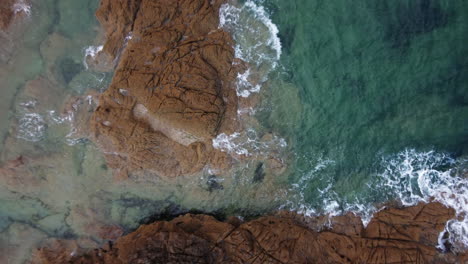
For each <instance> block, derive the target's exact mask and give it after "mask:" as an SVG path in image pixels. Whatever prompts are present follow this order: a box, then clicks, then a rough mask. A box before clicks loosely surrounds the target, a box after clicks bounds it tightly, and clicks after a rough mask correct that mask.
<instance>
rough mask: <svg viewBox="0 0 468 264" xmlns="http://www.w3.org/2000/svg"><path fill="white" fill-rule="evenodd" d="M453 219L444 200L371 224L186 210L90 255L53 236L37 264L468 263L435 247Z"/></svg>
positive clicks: (393, 212) (380, 216) (389, 213)
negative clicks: (224, 216) (229, 215)
mask: <svg viewBox="0 0 468 264" xmlns="http://www.w3.org/2000/svg"><path fill="white" fill-rule="evenodd" d="M453 216H454V211H453V210H452V209H448V208H446V207H444V206H443V205H441V204H439V203H429V204H424V203H421V204H418V205H416V206H413V207H407V208H403V209H398V208H390V209H385V210H383V211H380V212H378V213H376V214H375V215H374V218H373V219H372V220H371V222H370V223H369V224H368V225H367V227H364V226H363V225H362V222H361V220H360V219H359V218H358V217H356V216H354V215H352V214H348V215H344V216H337V217H334V218H331V219H325V218H323V217H319V218H309V217H303V216H301V215H297V214H293V213H289V212H288V213H286V212H285V213H279V214H278V215H274V216H265V217H261V218H258V219H256V220H252V221H249V222H242V221H241V220H239V219H238V218H234V217H232V218H228V219H227V220H226V221H224V222H222V221H218V220H216V219H215V218H214V217H212V216H208V215H193V214H187V215H184V216H180V217H177V218H175V219H173V220H172V221H169V222H167V221H159V222H155V223H152V224H149V225H143V226H141V227H140V228H138V229H137V230H136V231H134V232H132V233H130V234H128V235H126V236H123V237H121V238H119V239H117V240H116V241H115V242H114V243H109V244H107V245H106V246H105V247H103V248H100V249H95V250H93V251H88V252H83V251H80V249H79V247H78V246H77V244H76V243H73V242H72V241H51V242H50V246H49V247H47V248H42V249H40V250H38V251H37V252H35V256H34V261H33V263H36V264H39V263H41V264H46V263H47V264H49V263H77V264H78V263H80V264H85V263H89V264H91V263H92V264H95V263H109V264H125V263H466V261H468V258H467V257H468V256H467V255H466V254H464V255H458V256H457V255H454V254H453V253H443V252H442V251H440V250H439V249H437V248H436V246H437V244H438V238H439V233H440V232H441V231H443V229H444V226H445V222H446V221H448V220H449V219H451V218H452V217H453ZM318 226H322V227H321V228H319V229H317V227H318Z"/></svg>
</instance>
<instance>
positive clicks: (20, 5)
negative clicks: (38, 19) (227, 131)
mask: <svg viewBox="0 0 468 264" xmlns="http://www.w3.org/2000/svg"><path fill="white" fill-rule="evenodd" d="M21 12H24V13H25V14H26V15H28V16H30V15H31V6H30V5H28V4H27V3H25V1H24V0H18V1H17V2H16V3H15V4H13V13H15V14H18V13H21Z"/></svg>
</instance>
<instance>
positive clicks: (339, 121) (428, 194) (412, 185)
mask: <svg viewBox="0 0 468 264" xmlns="http://www.w3.org/2000/svg"><path fill="white" fill-rule="evenodd" d="M20 2H21V3H22V4H24V5H27V7H28V8H25V9H24V10H26V11H19V12H20V15H21V17H20V19H19V20H18V21H19V22H17V23H16V24H15V25H14V27H15V29H17V30H18V32H20V33H18V34H14V33H8V34H7V35H5V36H4V35H0V40H2V43H1V45H0V59H1V60H0V62H1V64H0V110H1V111H0V136H1V138H2V141H1V143H0V164H1V169H0V263H9V264H10V263H23V261H24V260H25V259H27V258H28V256H29V253H30V252H31V249H33V248H35V247H38V246H40V245H41V243H42V242H44V241H46V240H47V239H51V238H67V239H78V240H79V241H80V243H81V244H80V245H81V246H83V247H95V246H96V245H99V244H100V243H102V242H103V241H104V240H105V239H107V238H106V237H105V236H103V232H104V233H106V232H107V231H106V230H113V232H112V233H113V234H117V235H118V234H121V233H126V232H130V231H132V230H133V229H135V228H136V227H138V225H140V224H141V223H145V222H148V221H151V220H154V219H161V218H163V217H164V216H167V215H174V214H177V213H182V212H186V211H188V210H194V211H200V212H208V213H213V214H217V215H219V216H221V215H237V216H242V217H253V216H255V215H258V214H263V213H267V212H270V211H274V210H277V209H288V210H294V211H297V212H300V213H304V214H308V215H318V214H330V215H336V214H341V213H345V212H349V211H351V212H355V213H356V214H358V215H361V216H362V217H363V221H364V222H365V223H367V222H368V221H369V219H370V217H371V215H372V213H373V212H375V211H377V210H379V209H380V208H382V206H384V205H385V203H386V202H389V201H395V200H396V201H397V202H399V203H401V204H402V205H412V204H415V203H417V202H419V201H429V200H430V199H435V200H437V201H440V202H442V203H444V204H446V205H447V206H450V207H452V208H454V209H456V211H457V217H456V218H455V219H453V220H451V221H449V222H448V223H447V227H446V231H444V232H443V233H441V236H440V241H439V242H440V247H441V249H442V250H443V249H444V243H445V241H446V240H449V242H451V243H452V244H453V245H455V250H457V249H458V250H462V249H463V248H464V247H466V246H467V245H468V219H465V216H466V215H467V213H468V212H467V211H468V179H467V175H468V173H467V164H468V163H467V158H468V156H467V152H468V142H467V138H468V122H467V121H468V104H467V103H468V56H467V55H468V45H466V43H468V41H467V40H468V16H467V15H466V14H467V11H468V3H465V2H466V1H463V0H451V1H448V0H447V1H442V0H440V1H436V0H432V1H431V0H412V1H410V0H392V1H372V0H363V1H359V2H356V1H354V2H351V1H344V0H337V1H322V0H290V1H280V0H257V1H254V0H247V1H232V2H228V3H227V4H225V5H223V7H222V8H221V10H220V28H223V29H224V30H227V31H228V32H230V33H231V34H232V35H233V37H234V39H235V42H236V45H235V47H234V48H235V51H236V56H237V57H238V58H240V59H242V60H244V61H245V62H247V63H248V67H247V69H246V70H245V72H241V73H239V75H238V78H237V80H236V83H235V86H236V89H237V94H238V96H239V99H240V100H241V104H240V105H241V107H240V109H239V111H238V114H239V118H240V119H241V120H242V121H244V123H245V125H244V126H243V129H241V130H239V131H237V132H236V133H234V134H231V135H226V134H221V135H218V137H217V138H216V139H214V140H213V145H214V146H215V147H216V148H219V149H221V150H223V151H226V152H229V153H231V154H233V155H236V156H238V157H239V158H238V161H237V162H236V164H235V168H234V169H233V170H231V171H230V172H229V173H227V174H220V173H217V172H215V171H212V170H211V169H210V168H206V169H205V170H204V171H203V172H201V173H200V175H196V176H187V177H185V176H183V177H180V178H178V179H173V180H168V179H163V178H159V177H155V176H154V175H147V176H144V177H138V178H133V177H132V178H130V179H129V180H127V181H116V180H115V179H114V178H113V175H112V171H111V170H110V169H108V168H107V166H106V165H105V161H104V159H103V157H102V153H101V152H100V150H99V149H97V148H96V147H95V146H94V145H93V144H92V143H91V142H89V141H88V140H87V139H86V133H85V132H83V131H82V128H83V127H86V124H87V123H86V121H87V118H89V116H90V114H91V113H92V109H93V107H94V106H95V103H96V102H95V100H94V99H95V95H96V94H98V93H99V92H102V91H103V90H105V89H106V87H107V86H108V84H109V82H110V80H111V78H112V73H111V72H99V71H98V70H99V69H94V68H93V67H92V66H90V65H88V63H87V60H86V59H87V58H88V59H89V57H92V56H94V55H95V54H96V53H97V52H98V51H99V50H100V49H101V47H102V46H101V45H102V44H103V40H102V35H101V33H102V32H100V28H99V25H98V23H97V21H96V19H95V18H94V12H95V10H96V8H97V6H98V4H99V1H98V0H83V1H72V0H60V1H55V0H45V1H38V0H35V1H30V2H27V1H20ZM23 7H24V6H23ZM4 39H5V40H8V41H3V40H4ZM252 102H257V103H252ZM272 161H275V162H272ZM278 164H281V166H280V165H278ZM278 168H280V169H278ZM103 230H104V231H103ZM107 233H109V232H107Z"/></svg>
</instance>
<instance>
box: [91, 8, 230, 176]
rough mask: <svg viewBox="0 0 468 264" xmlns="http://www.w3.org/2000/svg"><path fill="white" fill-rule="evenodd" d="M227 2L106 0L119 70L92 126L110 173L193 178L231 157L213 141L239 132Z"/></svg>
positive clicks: (109, 45)
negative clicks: (222, 14) (225, 21)
mask: <svg viewBox="0 0 468 264" xmlns="http://www.w3.org/2000/svg"><path fill="white" fill-rule="evenodd" d="M220 5H221V1H220V0H215V1H212V0H159V1H152V0H125V1H113V0H103V1H102V2H101V6H100V8H99V10H98V11H97V16H98V19H99V21H100V22H101V24H102V25H103V27H104V29H105V31H106V32H107V33H106V34H107V42H106V44H105V46H104V49H103V52H105V53H107V54H108V55H109V56H110V57H111V58H112V59H118V60H119V63H118V66H117V68H116V71H115V75H114V78H113V81H112V84H111V85H110V87H109V88H108V90H107V91H106V92H104V93H103V94H102V96H101V97H100V99H99V107H98V108H97V109H96V112H95V114H94V116H93V118H92V122H91V127H92V129H93V136H94V138H95V141H96V142H97V144H98V145H99V146H100V147H101V148H102V149H103V150H104V152H105V154H106V159H107V161H108V163H109V166H110V167H112V168H114V169H117V171H120V172H123V174H124V175H125V174H126V172H127V171H128V170H132V172H134V171H137V170H141V169H144V170H146V171H150V172H154V173H156V174H158V175H161V176H168V177H174V176H178V175H182V174H184V175H185V174H193V173H196V172H198V171H200V170H201V169H202V168H203V167H205V166H206V165H208V164H211V165H212V166H215V167H216V166H218V167H219V166H221V165H222V164H226V163H227V161H228V158H227V157H226V156H225V155H224V154H222V153H220V152H218V151H216V150H215V149H213V147H212V146H211V140H212V139H213V137H215V136H216V135H217V134H218V133H220V132H229V131H232V129H233V127H234V126H235V123H236V122H235V119H236V109H237V96H236V92H235V89H234V87H232V83H233V80H234V78H235V76H236V69H234V68H233V66H232V64H233V60H234V50H233V48H232V46H233V43H232V39H231V37H230V36H229V34H227V33H226V32H224V31H222V30H220V29H218V24H219V21H218V20H219V17H218V10H219V7H220Z"/></svg>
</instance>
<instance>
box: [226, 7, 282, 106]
mask: <svg viewBox="0 0 468 264" xmlns="http://www.w3.org/2000/svg"><path fill="white" fill-rule="evenodd" d="M220 27H221V28H223V29H224V30H226V31H228V32H230V33H231V35H232V36H233V38H234V41H235V42H236V46H235V47H234V49H235V56H236V58H239V59H241V60H243V61H245V62H247V63H248V64H249V66H250V68H249V69H247V70H246V71H245V72H243V73H240V74H238V76H237V82H236V86H237V95H238V96H241V97H248V96H249V95H250V94H252V93H258V92H259V91H260V89H261V87H262V84H263V83H264V82H266V81H267V77H268V74H269V73H270V72H271V71H272V70H273V69H275V68H276V67H277V65H278V61H279V59H280V57H281V41H280V39H279V37H278V32H279V31H278V28H277V26H276V25H275V24H274V23H273V22H272V21H271V19H270V18H269V17H268V14H267V12H266V11H265V9H264V8H263V7H262V6H260V5H257V4H255V3H254V2H253V1H251V0H248V1H246V2H245V3H244V4H243V5H242V6H240V7H237V6H234V5H232V4H223V5H222V6H221V9H220Z"/></svg>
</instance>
